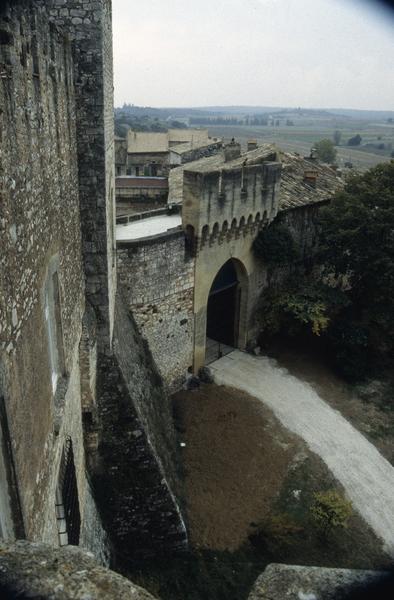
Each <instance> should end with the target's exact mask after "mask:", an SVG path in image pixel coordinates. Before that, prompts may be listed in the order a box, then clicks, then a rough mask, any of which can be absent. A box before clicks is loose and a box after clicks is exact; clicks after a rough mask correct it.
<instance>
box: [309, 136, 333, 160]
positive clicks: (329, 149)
mask: <svg viewBox="0 0 394 600" xmlns="http://www.w3.org/2000/svg"><path fill="white" fill-rule="evenodd" d="M314 147H315V150H316V154H317V157H318V159H319V160H321V161H322V162H326V163H333V162H334V160H335V157H336V155H337V151H336V150H335V146H334V143H333V142H332V141H331V140H329V139H328V138H327V139H323V140H320V142H316V144H315V146H314Z"/></svg>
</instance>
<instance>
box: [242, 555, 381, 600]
mask: <svg viewBox="0 0 394 600" xmlns="http://www.w3.org/2000/svg"><path fill="white" fill-rule="evenodd" d="M386 577H387V574H385V573H383V572H379V571H362V570H355V569H326V568H323V567H300V566H294V565H281V564H275V563H273V564H271V565H268V567H267V568H266V569H265V571H264V572H263V573H262V575H260V577H259V578H258V579H257V581H256V583H255V584H254V586H253V589H252V591H251V593H250V595H249V599H248V600H284V599H286V600H345V599H350V598H352V597H353V596H352V593H355V592H357V591H363V590H366V589H367V588H368V586H373V585H377V584H379V583H380V582H383V583H384V580H385V578H386ZM357 597H358V596H357ZM366 597H368V598H369V597H370V598H375V596H372V595H371V596H366ZM378 597H379V598H383V596H382V597H381V596H376V598H378ZM384 597H385V598H386V596H384ZM388 597H389V596H387V598H388Z"/></svg>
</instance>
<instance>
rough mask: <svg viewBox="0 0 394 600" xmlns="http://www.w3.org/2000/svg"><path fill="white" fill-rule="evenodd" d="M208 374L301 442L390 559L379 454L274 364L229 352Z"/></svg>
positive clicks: (386, 487)
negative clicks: (254, 402)
mask: <svg viewBox="0 0 394 600" xmlns="http://www.w3.org/2000/svg"><path fill="white" fill-rule="evenodd" d="M210 368H211V370H212V373H213V376H214V378H215V381H216V383H218V384H224V385H229V386H232V387H235V388H238V389H240V390H243V391H245V392H247V393H248V394H250V395H251V396H254V397H255V398H258V399H259V400H261V401H262V402H263V403H264V404H265V405H266V406H268V407H269V408H271V409H272V411H273V412H274V414H275V416H276V417H277V418H278V419H279V420H280V421H281V423H282V424H283V425H284V426H285V427H287V429H289V430H290V431H292V432H294V433H296V434H297V435H299V436H300V437H301V438H303V439H304V440H305V442H306V443H307V445H308V446H309V448H310V449H311V450H312V451H313V452H315V453H316V454H317V455H319V456H320V457H321V458H322V460H323V461H324V462H325V463H326V465H327V466H328V468H329V469H330V471H331V472H332V473H333V475H334V476H335V478H336V479H337V480H338V481H339V482H340V483H341V484H342V485H343V487H344V488H345V490H346V493H347V495H348V497H349V499H350V500H351V501H352V503H353V507H354V508H355V509H356V510H357V511H358V512H359V513H360V514H361V516H362V517H363V518H364V519H365V521H366V522H367V523H368V524H369V525H370V526H371V528H372V529H373V530H374V532H375V533H376V535H377V536H379V537H380V538H381V539H382V540H383V542H384V548H385V550H386V552H388V553H389V554H390V555H392V556H394V468H393V467H392V466H391V465H390V463H389V462H388V461H387V460H386V459H385V458H384V457H383V456H382V455H381V454H380V453H379V452H378V450H377V449H376V448H375V447H374V446H373V445H372V444H371V443H370V442H369V441H368V440H367V439H366V438H365V437H364V436H363V435H361V433H359V432H358V431H357V430H356V429H355V428H354V427H353V426H352V425H351V424H350V423H349V422H348V421H347V420H346V419H345V418H344V417H342V415H341V414H340V413H339V412H338V411H337V410H334V409H333V408H331V407H330V406H329V405H328V404H326V402H324V401H323V400H322V399H321V398H320V397H319V396H318V394H317V393H316V392H315V391H314V389H313V388H312V387H311V386H310V385H309V384H308V383H306V382H304V381H302V380H300V379H297V378H296V377H294V376H293V375H290V373H289V372H288V371H287V370H286V369H284V368H282V367H279V366H278V364H277V362H276V361H275V360H273V359H269V358H267V357H262V356H259V357H255V356H252V355H250V354H247V353H245V352H240V351H239V350H234V352H232V353H231V354H228V355H227V356H224V357H223V358H221V359H219V360H217V361H216V362H214V363H212V364H211V365H210Z"/></svg>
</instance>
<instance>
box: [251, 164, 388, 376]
mask: <svg viewBox="0 0 394 600" xmlns="http://www.w3.org/2000/svg"><path fill="white" fill-rule="evenodd" d="M282 227H283V226H282ZM317 227H318V234H319V235H318V237H319V243H318V250H317V252H315V254H314V256H313V263H314V269H313V275H312V276H311V275H309V276H307V275H306V274H305V271H302V270H301V269H298V272H296V273H295V271H294V263H292V262H291V261H289V262H288V264H289V265H291V266H292V268H291V269H290V270H289V272H290V273H291V276H290V275H289V277H288V279H287V280H286V281H282V282H281V284H280V285H277V286H272V287H271V289H270V290H269V291H268V293H266V294H264V297H263V299H262V305H261V310H260V319H261V326H262V329H263V331H265V332H267V333H273V334H275V333H279V332H282V333H283V332H286V333H288V334H290V335H297V334H299V333H302V332H304V333H305V332H306V331H309V332H311V333H313V334H315V335H318V336H320V337H321V338H322V341H324V344H325V346H326V347H327V348H328V349H329V350H330V352H331V355H332V357H333V359H334V361H335V364H336V365H337V367H338V368H339V370H340V371H341V372H342V373H343V374H344V375H345V376H347V377H348V378H349V379H360V378H362V377H363V376H366V375H368V374H374V373H376V372H377V370H378V369H379V368H380V367H388V366H389V365H390V364H392V362H393V361H394V161H392V162H391V163H385V164H381V165H378V166H376V167H374V168H373V169H370V170H369V171H367V172H366V173H365V174H363V175H358V176H356V175H354V176H352V178H351V179H350V180H349V181H348V182H347V184H346V186H345V189H344V190H343V191H342V192H340V193H338V194H337V195H336V196H335V198H334V199H333V200H332V202H331V203H330V204H329V205H328V206H326V207H324V208H323V209H322V210H321V211H320V216H319V220H318V223H317ZM288 235H290V232H288ZM282 237H283V238H285V234H284V232H283V231H282V232H281V237H280V238H279V243H277V245H276V252H278V253H281V251H282V250H281V245H282V242H281V239H282ZM268 238H269V235H268V232H267V234H265V239H266V240H267V239H268ZM270 239H271V242H272V243H274V242H275V236H273V235H271V238H270ZM265 252H266V255H268V254H267V251H265ZM269 252H270V253H271V255H273V256H275V248H273V247H271V249H270V251H269ZM264 255H265V254H264V252H263V253H262V254H261V256H262V258H264ZM267 262H268V261H267ZM268 264H269V263H268ZM271 264H273V262H272V261H271Z"/></svg>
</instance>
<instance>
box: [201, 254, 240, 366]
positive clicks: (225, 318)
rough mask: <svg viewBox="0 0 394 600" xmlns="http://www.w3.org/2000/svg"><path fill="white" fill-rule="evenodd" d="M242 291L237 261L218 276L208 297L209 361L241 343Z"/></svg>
mask: <svg viewBox="0 0 394 600" xmlns="http://www.w3.org/2000/svg"><path fill="white" fill-rule="evenodd" d="M240 294H241V288H240V285H239V281H238V276H237V271H236V268H235V265H234V262H233V260H231V259H230V260H229V261H227V262H226V263H225V264H224V265H223V267H222V268H221V269H220V271H219V272H218V274H217V275H216V277H215V279H214V281H213V283H212V286H211V290H210V293H209V297H208V306H207V349H208V351H209V352H208V354H209V356H207V358H208V360H209V359H211V360H215V359H216V358H218V357H220V356H222V355H223V354H225V353H226V352H228V351H230V350H231V349H232V348H234V347H236V346H237V344H238V339H237V338H238V329H239V307H240Z"/></svg>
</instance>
